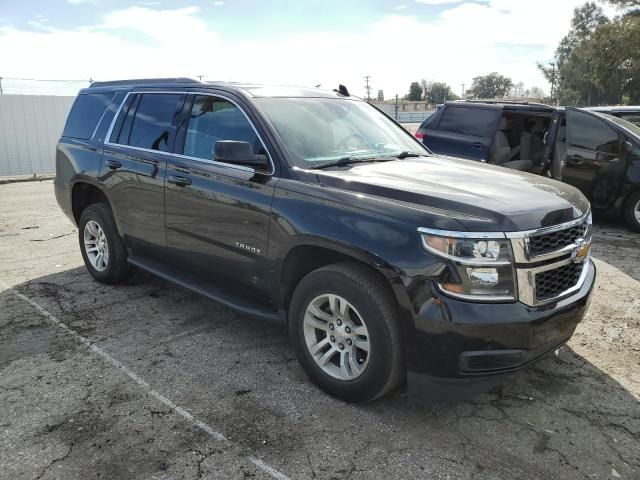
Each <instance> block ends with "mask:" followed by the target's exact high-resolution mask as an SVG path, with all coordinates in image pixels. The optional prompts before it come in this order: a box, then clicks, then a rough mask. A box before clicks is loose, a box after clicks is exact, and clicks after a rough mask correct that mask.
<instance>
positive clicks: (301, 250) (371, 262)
mask: <svg viewBox="0 0 640 480" xmlns="http://www.w3.org/2000/svg"><path fill="white" fill-rule="evenodd" d="M344 262H353V263H358V264H361V265H365V266H366V267H367V268H369V269H370V270H371V271H373V272H374V273H375V274H376V275H377V276H378V278H380V280H381V281H382V282H383V284H384V285H385V287H386V288H389V290H390V292H391V293H392V295H393V297H394V299H396V292H395V289H394V288H393V285H392V279H393V278H394V276H396V275H395V271H394V270H393V268H392V267H391V266H390V265H388V264H387V263H386V262H384V261H383V260H382V259H381V258H380V257H378V256H377V255H375V254H374V253H371V252H368V251H366V250H363V249H361V248H358V247H355V246H351V245H345V244H341V243H337V242H335V241H330V240H328V239H322V238H315V237H314V238H306V239H304V241H302V242H300V243H298V244H296V245H295V246H293V247H292V248H291V249H289V251H288V252H287V254H286V256H285V257H284V260H283V262H282V267H281V269H280V292H279V293H280V306H281V308H282V309H283V310H284V311H285V312H288V306H289V301H290V300H291V296H292V294H293V291H294V290H295V288H296V286H297V285H298V284H299V283H300V281H301V280H302V279H303V278H304V277H305V276H306V275H308V274H309V273H311V272H312V271H314V270H317V269H318V268H321V267H324V266H326V265H331V264H334V263H344Z"/></svg>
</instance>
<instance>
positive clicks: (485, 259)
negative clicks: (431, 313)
mask: <svg viewBox="0 0 640 480" xmlns="http://www.w3.org/2000/svg"><path fill="white" fill-rule="evenodd" d="M419 231H420V234H421V235H422V244H423V245H424V247H425V249H426V250H428V251H429V252H431V253H433V254H435V255H437V256H439V257H441V258H444V259H446V260H449V262H450V264H451V266H452V267H453V268H452V269H450V271H449V273H448V274H447V277H448V278H447V279H446V280H445V281H443V282H442V283H440V284H439V286H440V288H441V289H442V290H443V291H444V292H446V293H449V294H451V295H453V296H457V297H460V298H468V299H473V300H480V301H482V300H484V301H493V302H496V301H510V300H515V298H516V294H515V292H516V285H515V274H514V271H513V255H512V253H511V243H510V242H509V240H507V239H506V238H505V237H504V235H503V234H499V233H498V234H467V233H457V232H439V231H437V230H427V229H420V230H419ZM474 236H475V237H476V238H473V237H474Z"/></svg>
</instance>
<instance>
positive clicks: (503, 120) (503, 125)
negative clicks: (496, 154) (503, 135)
mask: <svg viewBox="0 0 640 480" xmlns="http://www.w3.org/2000/svg"><path fill="white" fill-rule="evenodd" d="M507 128H509V120H507V117H502V118H501V119H500V126H499V127H498V130H506V129H507Z"/></svg>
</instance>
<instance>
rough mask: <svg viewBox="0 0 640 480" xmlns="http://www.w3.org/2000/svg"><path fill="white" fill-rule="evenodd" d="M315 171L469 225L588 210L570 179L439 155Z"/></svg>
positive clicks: (525, 224) (512, 224)
mask: <svg viewBox="0 0 640 480" xmlns="http://www.w3.org/2000/svg"><path fill="white" fill-rule="evenodd" d="M317 177H318V181H319V182H320V183H321V184H323V185H325V186H328V187H333V188H340V189H344V190H348V191H353V192H358V193H361V194H365V195H368V196H373V197H381V198H384V199H388V200H395V201H398V202H402V203H409V204H412V206H417V207H423V208H424V209H425V210H429V209H438V210H439V211H443V212H445V213H446V215H448V216H450V217H451V218H454V219H456V220H458V221H459V222H460V223H462V224H463V225H464V227H465V228H466V229H467V230H468V231H477V232H492V231H499V232H513V231H522V230H533V229H537V228H541V227H547V226H552V225H557V224H560V223H564V222H568V221H571V220H573V219H576V218H579V217H581V216H582V215H584V214H585V213H586V212H587V211H588V210H589V202H588V201H587V199H586V198H585V197H584V195H582V193H580V192H579V191H578V190H577V189H575V188H574V187H572V186H570V185H567V184H564V183H561V182H557V181H555V180H551V179H548V178H545V177H541V176H539V175H532V174H529V173H522V172H517V171H515V170H510V169H508V168H504V167H497V166H494V165H487V164H484V163H480V162H475V161H470V160H462V159H457V158H451V157H442V156H437V155H434V156H430V157H423V158H408V159H404V160H397V161H391V162H381V163H365V164H361V165H356V166H353V167H350V168H345V169H336V170H320V171H318V172H317ZM423 226H425V227H428V225H423Z"/></svg>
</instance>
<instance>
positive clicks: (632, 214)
mask: <svg viewBox="0 0 640 480" xmlns="http://www.w3.org/2000/svg"><path fill="white" fill-rule="evenodd" d="M639 203H640V191H638V192H635V193H634V194H633V195H631V196H630V197H629V198H627V201H626V202H625V207H624V217H625V220H626V221H627V224H628V225H629V227H631V229H632V230H634V231H636V232H640V220H639V219H638V218H636V209H637V208H638V204H639Z"/></svg>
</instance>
